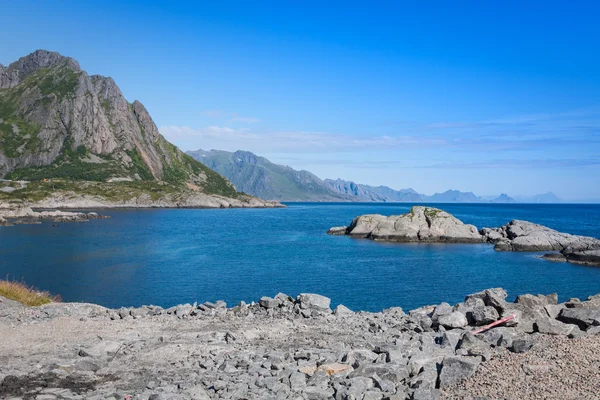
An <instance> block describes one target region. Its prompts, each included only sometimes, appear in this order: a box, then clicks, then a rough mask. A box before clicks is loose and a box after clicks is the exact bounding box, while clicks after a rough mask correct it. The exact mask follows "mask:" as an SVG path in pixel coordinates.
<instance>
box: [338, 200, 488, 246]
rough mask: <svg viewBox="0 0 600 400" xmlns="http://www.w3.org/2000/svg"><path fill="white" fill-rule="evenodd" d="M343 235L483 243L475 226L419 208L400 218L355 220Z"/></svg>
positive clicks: (373, 238) (434, 211) (392, 239)
mask: <svg viewBox="0 0 600 400" xmlns="http://www.w3.org/2000/svg"><path fill="white" fill-rule="evenodd" d="M337 232H338V233H339V232H341V227H338V228H337ZM331 233H333V232H331ZM346 234H347V235H348V236H350V237H353V238H368V239H372V240H378V241H388V242H450V243H481V242H483V240H484V238H483V237H482V235H480V234H479V232H478V231H477V228H476V227H475V226H473V225H467V224H464V223H463V222H462V221H460V220H458V219H457V218H454V217H453V216H452V215H450V214H448V213H447V212H445V211H442V210H439V209H437V208H431V207H419V206H415V207H413V208H412V209H411V210H410V212H409V213H408V214H404V215H393V216H391V217H385V216H383V215H377V214H373V215H362V216H360V217H356V218H354V220H353V221H352V223H351V224H350V226H349V227H348V228H347V229H346Z"/></svg>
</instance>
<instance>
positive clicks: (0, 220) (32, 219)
mask: <svg viewBox="0 0 600 400" xmlns="http://www.w3.org/2000/svg"><path fill="white" fill-rule="evenodd" d="M102 218H110V217H108V216H103V215H100V214H98V213H95V212H89V213H85V212H70V211H60V210H54V211H34V210H32V209H31V208H29V207H22V208H16V209H2V208H0V226H12V225H16V224H40V223H41V221H42V220H49V221H53V222H88V221H89V220H91V219H102Z"/></svg>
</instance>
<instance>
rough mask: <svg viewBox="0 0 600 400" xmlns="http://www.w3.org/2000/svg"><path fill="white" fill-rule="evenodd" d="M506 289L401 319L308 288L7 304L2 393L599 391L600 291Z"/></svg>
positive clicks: (505, 394) (243, 395)
mask: <svg viewBox="0 0 600 400" xmlns="http://www.w3.org/2000/svg"><path fill="white" fill-rule="evenodd" d="M506 297H507V293H506V292H505V291H504V290H503V289H499V288H497V289H488V290H485V291H482V292H479V293H475V294H472V295H468V296H466V298H465V300H464V301H463V302H461V303H458V304H456V305H454V306H451V305H450V304H447V303H442V304H439V305H435V306H427V307H421V308H419V309H416V310H412V311H410V312H408V313H405V312H404V311H403V310H402V309H400V308H398V307H394V308H390V309H387V310H384V311H382V312H378V313H369V312H353V311H351V310H349V309H348V308H346V307H344V306H342V305H340V306H338V307H336V308H335V309H334V310H333V311H332V310H331V309H330V304H331V302H330V299H328V298H326V297H323V296H320V295H316V294H301V295H299V296H298V297H297V298H292V297H289V296H286V295H284V294H278V295H277V296H275V297H274V298H269V297H263V298H261V299H260V301H259V302H258V303H252V304H245V303H243V302H242V303H240V304H238V305H237V306H235V307H232V308H227V305H226V304H225V303H224V302H222V301H217V302H215V303H209V302H207V303H204V304H200V305H198V304H193V305H191V304H186V305H179V306H176V307H172V308H169V309H166V310H165V309H162V308H160V307H154V306H147V307H146V306H145V307H140V308H122V309H118V310H113V309H106V308H103V307H100V306H97V305H92V304H78V303H64V304H60V303H54V304H49V305H45V306H41V307H34V308H33V307H32V308H26V307H23V306H21V305H20V304H18V303H15V302H12V301H10V300H3V301H2V302H0V337H2V340H1V341H0V360H1V361H0V382H1V383H0V398H23V399H44V400H50V399H128V398H132V399H155V400H157V399H298V400H300V399H307V400H314V399H335V400H353V399H361V400H371V399H375V400H382V399H388V400H399V399H413V400H431V399H439V398H452V399H469V398H478V399H483V398H489V399H499V398H503V399H516V398H518V399H525V398H532V399H535V398H540V399H541V398H544V399H597V398H600V397H599V394H600V374H598V370H599V368H600V340H599V339H600V335H599V333H600V295H596V296H592V297H590V298H588V300H586V301H580V300H578V299H570V300H569V301H567V302H566V303H561V304H558V301H557V296H556V294H551V295H537V296H533V295H522V296H519V297H518V298H517V300H516V302H515V303H509V302H507V301H506ZM507 318H508V320H506V319H507ZM502 319H504V320H506V321H505V322H503V323H500V324H498V325H497V326H495V327H493V328H490V329H487V330H484V331H482V332H481V333H477V331H478V330H481V329H483V328H484V327H486V326H488V325H489V324H491V323H494V322H497V321H500V320H502ZM482 396H483V397H482Z"/></svg>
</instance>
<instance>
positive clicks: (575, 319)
mask: <svg viewBox="0 0 600 400" xmlns="http://www.w3.org/2000/svg"><path fill="white" fill-rule="evenodd" d="M557 319H558V320H559V321H562V322H566V323H568V324H575V325H577V326H578V327H579V328H580V329H581V330H584V331H585V330H587V329H588V328H589V327H591V326H599V325H600V308H583V307H582V308H565V309H563V310H562V311H561V312H560V314H558V317H557Z"/></svg>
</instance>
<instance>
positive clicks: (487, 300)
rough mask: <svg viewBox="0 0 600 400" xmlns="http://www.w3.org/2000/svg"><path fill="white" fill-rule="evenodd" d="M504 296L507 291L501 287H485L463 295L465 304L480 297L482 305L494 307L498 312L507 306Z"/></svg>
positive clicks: (473, 301) (506, 294)
mask: <svg viewBox="0 0 600 400" xmlns="http://www.w3.org/2000/svg"><path fill="white" fill-rule="evenodd" d="M506 296H508V293H506V290H504V289H502V288H494V289H486V290H483V291H481V292H477V293H473V294H470V295H468V296H467V297H465V304H467V303H475V302H477V300H476V299H480V300H482V301H483V303H484V305H486V306H490V307H494V308H495V309H496V310H497V311H498V312H499V313H502V312H503V311H504V310H505V309H506V307H507V302H506V300H505V299H506Z"/></svg>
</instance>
